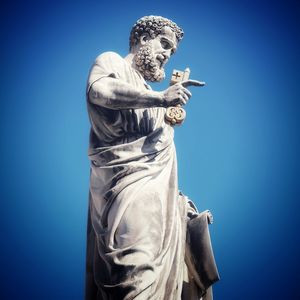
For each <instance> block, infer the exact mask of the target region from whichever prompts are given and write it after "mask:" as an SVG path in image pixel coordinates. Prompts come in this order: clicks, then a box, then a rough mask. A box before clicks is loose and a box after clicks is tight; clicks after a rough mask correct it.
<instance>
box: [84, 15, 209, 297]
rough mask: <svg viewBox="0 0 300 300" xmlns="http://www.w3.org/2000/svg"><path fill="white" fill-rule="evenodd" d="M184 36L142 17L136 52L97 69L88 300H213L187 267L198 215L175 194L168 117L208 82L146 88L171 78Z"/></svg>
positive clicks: (159, 20) (91, 84)
mask: <svg viewBox="0 0 300 300" xmlns="http://www.w3.org/2000/svg"><path fill="white" fill-rule="evenodd" d="M182 37H183V31H182V29H181V28H179V27H178V26H177V25H176V24H175V23H174V22H172V21H170V20H168V19H166V18H163V17H159V16H147V17H143V18H141V19H139V20H138V21H137V22H136V24H134V26H133V28H132V30H131V33H130V53H129V54H128V55H127V56H126V57H125V58H122V57H121V56H119V55H118V54H116V53H114V52H106V53H103V54H101V55H100V56H98V57H97V59H96V61H95V63H94V65H93V67H92V69H91V71H90V75H89V78H88V85H87V105H88V113H89V118H90V122H91V131H90V144H89V159H90V161H91V173H90V194H89V213H88V236H87V275H86V300H96V299H97V300H118V299H120V300H121V299H124V300H130V299H135V300H146V299H153V300H159V299H160V300H178V299H191V300H193V299H198V300H199V299H201V297H206V296H207V294H206V296H205V291H203V289H202V290H201V289H200V288H199V286H197V283H195V282H194V280H193V276H191V275H190V272H189V268H188V267H187V263H186V261H185V254H186V250H185V249H186V236H187V234H186V232H187V221H188V220H189V219H190V218H193V217H194V216H197V211H196V209H195V208H194V206H193V204H192V203H191V202H190V201H189V200H188V198H187V197H186V196H184V195H183V194H181V193H180V192H179V191H178V183H177V161H176V152H175V146H174V142H173V136H174V128H173V127H172V126H171V125H170V124H169V123H168V122H166V120H165V113H166V108H167V107H169V106H176V105H185V104H186V103H187V101H188V100H189V99H190V97H191V93H190V91H189V90H188V89H187V87H188V86H191V85H194V86H200V85H201V83H200V82H198V81H193V80H188V81H185V82H182V83H178V84H175V85H172V86H170V87H169V88H168V89H166V90H164V91H153V90H152V89H151V87H150V86H149V85H148V84H147V82H146V81H151V82H157V81H161V80H163V79H164V78H165V72H164V66H165V64H166V63H167V61H168V60H169V58H170V56H171V55H172V54H173V53H174V52H175V51H176V49H177V46H178V43H179V41H180V40H181V39H182ZM207 215H208V217H209V213H207ZM203 295H204V296H203Z"/></svg>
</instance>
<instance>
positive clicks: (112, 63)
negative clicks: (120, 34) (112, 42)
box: [87, 52, 124, 94]
mask: <svg viewBox="0 0 300 300" xmlns="http://www.w3.org/2000/svg"><path fill="white" fill-rule="evenodd" d="M123 64H124V60H123V58H122V57H121V56H120V55H118V54H117V53H115V52H105V53H103V54H101V55H99V56H98V57H97V58H96V60H95V63H94V65H93V66H92V68H91V70H90V74H89V78H88V83H87V94H88V93H89V91H90V89H91V87H92V85H93V84H94V83H95V82H96V81H98V80H100V79H101V78H103V77H111V78H116V79H119V78H120V74H119V71H120V69H122V65H123Z"/></svg>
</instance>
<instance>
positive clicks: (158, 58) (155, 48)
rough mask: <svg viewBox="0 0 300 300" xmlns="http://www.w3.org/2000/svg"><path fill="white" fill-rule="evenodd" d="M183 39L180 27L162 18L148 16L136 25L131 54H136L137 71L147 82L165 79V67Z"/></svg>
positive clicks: (132, 35) (132, 33)
mask: <svg viewBox="0 0 300 300" xmlns="http://www.w3.org/2000/svg"><path fill="white" fill-rule="evenodd" d="M182 37H183V30H182V29H181V28H180V27H178V26H177V25H176V24H175V23H174V22H172V21H171V20H169V19H166V18H163V17H160V16H146V17H143V18H141V19H139V20H138V21H137V22H136V23H135V24H134V26H133V27H132V30H131V33H130V43H129V45H130V52H131V53H133V54H134V64H135V67H136V69H137V70H138V71H139V72H140V73H141V74H142V76H143V77H144V78H145V80H148V81H152V82H155V81H161V80H163V79H164V78H165V71H164V66H165V64H166V63H167V61H168V60H169V58H170V56H171V55H172V54H173V53H174V52H175V51H176V48H177V45H178V43H179V41H180V40H181V39H182Z"/></svg>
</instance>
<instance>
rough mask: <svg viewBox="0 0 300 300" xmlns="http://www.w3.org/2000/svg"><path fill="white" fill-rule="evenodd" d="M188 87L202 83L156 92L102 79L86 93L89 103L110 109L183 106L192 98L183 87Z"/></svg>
mask: <svg viewBox="0 0 300 300" xmlns="http://www.w3.org/2000/svg"><path fill="white" fill-rule="evenodd" d="M190 85H194V86H201V85H202V83H201V82H199V81H195V80H190V81H186V82H183V83H177V84H175V85H173V86H171V87H169V88H168V89H166V90H164V91H161V92H157V91H152V90H147V89H137V88H135V87H133V86H132V85H130V84H128V83H126V82H124V81H122V80H119V79H117V78H112V77H103V78H101V79H99V80H97V81H96V82H94V83H93V84H92V86H91V87H90V89H89V91H88V98H89V101H90V102H91V103H94V104H96V105H99V106H104V107H106V108H110V109H130V108H147V107H162V106H163V107H168V106H173V105H177V104H181V105H184V104H186V102H187V101H188V100H189V98H190V97H191V96H192V94H191V92H190V91H189V90H187V89H186V88H185V87H184V86H190Z"/></svg>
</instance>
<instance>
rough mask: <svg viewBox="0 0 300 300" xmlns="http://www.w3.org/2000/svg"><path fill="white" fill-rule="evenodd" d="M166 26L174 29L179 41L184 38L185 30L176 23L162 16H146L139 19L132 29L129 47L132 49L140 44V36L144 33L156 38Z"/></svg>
mask: <svg viewBox="0 0 300 300" xmlns="http://www.w3.org/2000/svg"><path fill="white" fill-rule="evenodd" d="M165 26H168V27H170V28H171V29H172V30H173V32H174V33H175V35H176V38H177V41H178V42H179V41H180V40H181V39H182V37H183V30H182V29H181V28H180V27H179V26H177V24H176V23H174V22H172V21H171V20H169V19H167V18H164V17H161V16H145V17H142V18H140V19H139V20H137V21H136V23H135V24H134V25H133V27H132V29H131V32H130V38H129V49H130V50H131V49H132V48H133V47H134V46H135V45H137V44H138V42H139V40H140V37H141V36H142V35H143V34H145V33H147V34H148V35H149V36H150V38H152V39H154V38H155V37H157V36H158V35H159V34H160V33H161V31H162V29H163V27H165Z"/></svg>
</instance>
